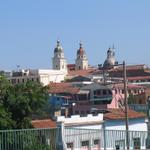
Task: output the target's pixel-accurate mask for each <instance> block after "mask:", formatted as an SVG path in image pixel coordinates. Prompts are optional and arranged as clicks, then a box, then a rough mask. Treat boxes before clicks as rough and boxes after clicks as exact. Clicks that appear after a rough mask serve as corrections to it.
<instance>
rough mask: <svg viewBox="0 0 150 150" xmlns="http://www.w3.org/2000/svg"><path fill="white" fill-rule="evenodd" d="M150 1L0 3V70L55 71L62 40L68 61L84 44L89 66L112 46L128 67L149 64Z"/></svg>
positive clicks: (25, 0)
mask: <svg viewBox="0 0 150 150" xmlns="http://www.w3.org/2000/svg"><path fill="white" fill-rule="evenodd" d="M149 8H150V0H132V1H131V0H5V1H3V0H0V52H1V53H0V70H2V69H16V65H20V66H21V68H51V58H52V57H53V49H54V47H55V46H56V40H57V38H59V40H60V41H61V44H62V46H63V48H64V51H65V57H66V58H67V61H68V63H74V60H75V57H76V51H77V49H78V47H79V42H80V40H81V41H82V43H83V46H84V48H85V50H86V54H87V56H88V59H89V63H90V64H91V65H97V64H101V63H103V62H104V60H105V58H106V51H107V49H108V47H110V46H112V45H113V44H114V45H115V47H116V50H115V52H116V59H117V60H118V61H119V62H122V61H123V60H125V61H126V62H127V63H128V64H138V63H145V64H148V65H149V64H150V9H149Z"/></svg>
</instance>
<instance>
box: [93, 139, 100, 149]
mask: <svg viewBox="0 0 150 150" xmlns="http://www.w3.org/2000/svg"><path fill="white" fill-rule="evenodd" d="M93 144H94V149H97V150H98V149H99V148H100V140H99V139H95V140H94V141H93Z"/></svg>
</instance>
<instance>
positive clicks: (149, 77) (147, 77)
mask: <svg viewBox="0 0 150 150" xmlns="http://www.w3.org/2000/svg"><path fill="white" fill-rule="evenodd" d="M145 79H150V76H137V77H128V80H145Z"/></svg>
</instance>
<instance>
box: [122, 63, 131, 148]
mask: <svg viewBox="0 0 150 150" xmlns="http://www.w3.org/2000/svg"><path fill="white" fill-rule="evenodd" d="M123 76H124V103H125V121H126V146H127V150H129V149H130V144H129V120H128V99H127V73H126V64H125V61H123Z"/></svg>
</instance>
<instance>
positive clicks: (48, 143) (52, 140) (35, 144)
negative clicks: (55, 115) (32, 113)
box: [0, 129, 57, 150]
mask: <svg viewBox="0 0 150 150" xmlns="http://www.w3.org/2000/svg"><path fill="white" fill-rule="evenodd" d="M56 131H57V129H24V130H5V131H2V130H1V131H0V150H56Z"/></svg>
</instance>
